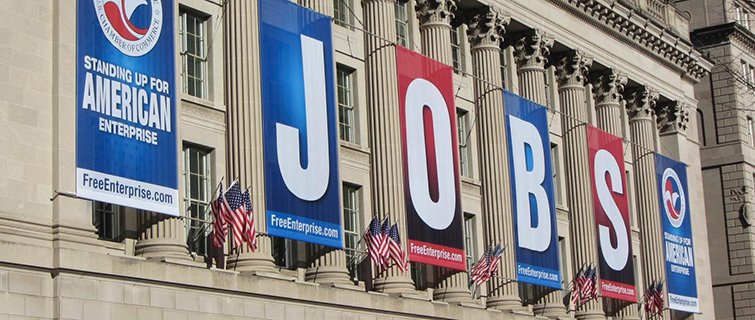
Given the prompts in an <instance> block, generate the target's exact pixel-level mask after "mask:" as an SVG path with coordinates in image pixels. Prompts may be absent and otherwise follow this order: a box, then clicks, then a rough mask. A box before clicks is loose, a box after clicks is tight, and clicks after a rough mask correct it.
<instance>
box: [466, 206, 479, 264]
mask: <svg viewBox="0 0 755 320" xmlns="http://www.w3.org/2000/svg"><path fill="white" fill-rule="evenodd" d="M475 224H476V222H475V216H474V215H473V214H468V213H465V214H464V254H465V255H466V257H465V259H466V262H467V271H471V270H472V266H474V264H475V262H477V261H475V259H476V251H477V250H476V249H475V243H476V242H477V237H476V236H475V227H476V226H475Z"/></svg>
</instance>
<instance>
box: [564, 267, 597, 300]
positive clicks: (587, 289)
mask: <svg viewBox="0 0 755 320" xmlns="http://www.w3.org/2000/svg"><path fill="white" fill-rule="evenodd" d="M570 295H571V296H570V298H571V299H570V300H571V303H572V304H573V305H574V309H575V310H576V309H579V307H580V306H582V305H583V304H585V303H587V302H589V301H590V300H593V299H597V298H598V275H597V268H596V267H594V266H593V265H584V266H582V267H581V268H579V271H577V274H576V275H575V276H574V279H572V281H571V292H570Z"/></svg>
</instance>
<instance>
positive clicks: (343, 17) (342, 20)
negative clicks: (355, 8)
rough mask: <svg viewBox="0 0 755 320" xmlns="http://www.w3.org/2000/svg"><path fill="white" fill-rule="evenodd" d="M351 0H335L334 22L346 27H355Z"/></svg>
mask: <svg viewBox="0 0 755 320" xmlns="http://www.w3.org/2000/svg"><path fill="white" fill-rule="evenodd" d="M351 6H352V2H351V0H333V22H334V23H335V24H336V25H339V26H341V27H344V28H349V29H351V28H353V26H352V19H353V18H352V17H351V9H350V8H351Z"/></svg>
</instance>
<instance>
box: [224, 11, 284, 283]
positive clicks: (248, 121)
mask: <svg viewBox="0 0 755 320" xmlns="http://www.w3.org/2000/svg"><path fill="white" fill-rule="evenodd" d="M257 17H258V14H257V2H256V1H247V0H229V1H228V2H227V3H226V8H225V19H223V37H224V39H223V44H224V45H225V47H224V54H225V64H224V67H225V69H224V71H225V72H224V73H225V105H226V108H227V111H226V126H227V150H228V157H227V158H228V165H227V166H226V167H227V175H226V179H225V184H226V186H228V184H229V183H230V182H231V181H233V180H234V179H239V183H241V186H242V187H249V188H251V190H252V191H253V192H251V197H252V205H253V206H254V225H255V227H256V229H257V231H258V232H260V233H266V232H267V230H266V217H265V172H264V159H263V157H262V149H263V145H262V99H261V93H260V65H259V61H260V60H259V58H260V52H259V46H258V45H257V44H258V43H259V21H258V19H257ZM271 252H272V246H271V241H270V237H268V236H264V235H260V236H258V238H257V250H256V251H255V252H251V250H249V247H248V245H246V244H244V245H243V246H242V247H241V254H239V255H232V256H231V257H229V261H228V268H229V269H234V268H235V270H236V271H241V272H251V271H269V272H274V271H275V264H274V263H273V257H272V255H271Z"/></svg>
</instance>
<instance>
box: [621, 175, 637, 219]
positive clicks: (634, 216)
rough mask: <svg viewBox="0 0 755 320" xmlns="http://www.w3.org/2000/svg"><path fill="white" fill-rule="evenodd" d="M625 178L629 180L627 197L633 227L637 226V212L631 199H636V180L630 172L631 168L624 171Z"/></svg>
mask: <svg viewBox="0 0 755 320" xmlns="http://www.w3.org/2000/svg"><path fill="white" fill-rule="evenodd" d="M624 179H626V181H627V199H629V203H628V207H629V225H630V226H632V228H636V227H637V213H636V212H635V210H634V205H633V203H632V202H631V201H633V200H632V199H634V197H633V196H632V194H633V193H634V182H633V180H632V173H631V172H629V170H625V171H624Z"/></svg>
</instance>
